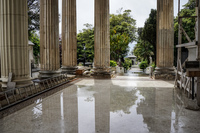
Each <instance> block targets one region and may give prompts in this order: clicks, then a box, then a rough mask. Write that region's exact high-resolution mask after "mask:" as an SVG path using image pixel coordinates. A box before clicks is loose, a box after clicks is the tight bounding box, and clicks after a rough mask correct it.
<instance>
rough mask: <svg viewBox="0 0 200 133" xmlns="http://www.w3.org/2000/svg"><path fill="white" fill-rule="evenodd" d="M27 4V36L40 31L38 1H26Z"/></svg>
mask: <svg viewBox="0 0 200 133" xmlns="http://www.w3.org/2000/svg"><path fill="white" fill-rule="evenodd" d="M27 2H28V35H29V37H30V36H31V33H32V32H33V31H36V30H39V29H40V0H27Z"/></svg>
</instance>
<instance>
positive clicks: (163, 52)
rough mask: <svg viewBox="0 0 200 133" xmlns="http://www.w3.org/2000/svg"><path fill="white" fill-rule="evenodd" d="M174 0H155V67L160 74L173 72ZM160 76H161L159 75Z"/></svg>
mask: <svg viewBox="0 0 200 133" xmlns="http://www.w3.org/2000/svg"><path fill="white" fill-rule="evenodd" d="M173 5H174V1H173V0H157V64H156V65H157V68H156V73H155V78H159V77H160V76H159V75H160V74H172V75H173V73H174V69H173V64H174V6H173ZM161 77H162V76H161Z"/></svg>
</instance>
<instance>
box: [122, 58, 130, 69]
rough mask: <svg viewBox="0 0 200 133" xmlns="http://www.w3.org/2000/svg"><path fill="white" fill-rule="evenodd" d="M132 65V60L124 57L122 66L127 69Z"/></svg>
mask: <svg viewBox="0 0 200 133" xmlns="http://www.w3.org/2000/svg"><path fill="white" fill-rule="evenodd" d="M131 66H132V61H131V59H129V58H125V61H124V63H123V67H124V68H125V69H126V70H128V69H129V68H131Z"/></svg>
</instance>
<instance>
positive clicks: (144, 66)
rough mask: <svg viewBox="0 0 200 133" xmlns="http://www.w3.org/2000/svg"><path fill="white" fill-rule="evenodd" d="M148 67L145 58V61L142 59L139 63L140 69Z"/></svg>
mask: <svg viewBox="0 0 200 133" xmlns="http://www.w3.org/2000/svg"><path fill="white" fill-rule="evenodd" d="M147 67H148V62H147V61H146V60H145V61H142V62H141V63H140V64H139V68H140V69H143V71H144V69H146V68H147Z"/></svg>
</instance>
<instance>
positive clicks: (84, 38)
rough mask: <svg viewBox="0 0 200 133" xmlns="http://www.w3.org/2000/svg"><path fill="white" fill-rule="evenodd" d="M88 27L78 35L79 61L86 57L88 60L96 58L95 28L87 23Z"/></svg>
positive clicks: (91, 60)
mask: <svg viewBox="0 0 200 133" xmlns="http://www.w3.org/2000/svg"><path fill="white" fill-rule="evenodd" d="M84 26H85V27H86V28H85V29H83V30H82V31H81V32H80V33H79V34H78V35H77V58H78V60H79V61H82V60H83V59H84V56H85V57H86V61H89V62H93V58H94V28H93V26H92V25H91V24H85V25H84Z"/></svg>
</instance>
